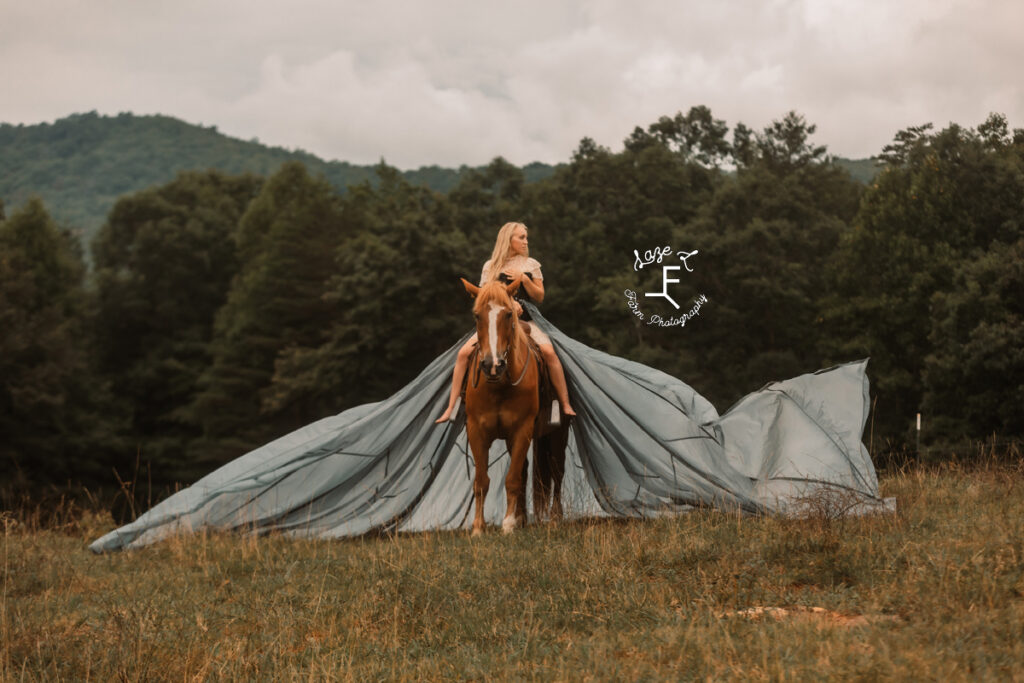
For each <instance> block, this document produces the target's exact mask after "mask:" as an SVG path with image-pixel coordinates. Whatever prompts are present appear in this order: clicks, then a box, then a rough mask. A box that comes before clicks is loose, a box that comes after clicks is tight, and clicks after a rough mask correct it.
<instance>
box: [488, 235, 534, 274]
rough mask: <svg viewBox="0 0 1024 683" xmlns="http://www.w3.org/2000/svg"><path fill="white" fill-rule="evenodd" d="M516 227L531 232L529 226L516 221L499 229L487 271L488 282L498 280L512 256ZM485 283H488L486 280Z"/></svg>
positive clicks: (527, 253) (527, 254)
mask: <svg viewBox="0 0 1024 683" xmlns="http://www.w3.org/2000/svg"><path fill="white" fill-rule="evenodd" d="M516 228H522V229H523V230H526V231H527V232H529V228H527V227H526V226H525V225H523V224H522V223H514V222H513V223H506V224H505V225H503V226H501V230H499V231H498V237H497V239H495V240H494V251H492V252H491V267H490V270H489V271H488V272H487V282H493V281H494V280H497V279H498V276H499V275H501V271H502V269H503V268H504V267H505V264H506V263H508V261H509V259H511V258H512V233H513V232H514V231H515V229H516ZM529 255H530V252H529V248H527V252H526V256H529ZM484 284H487V283H486V282H485V283H484Z"/></svg>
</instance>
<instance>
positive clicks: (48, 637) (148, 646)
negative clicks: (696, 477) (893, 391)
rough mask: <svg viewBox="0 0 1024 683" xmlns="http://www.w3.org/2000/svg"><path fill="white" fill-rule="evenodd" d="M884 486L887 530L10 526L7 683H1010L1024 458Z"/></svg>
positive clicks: (708, 517)
mask: <svg viewBox="0 0 1024 683" xmlns="http://www.w3.org/2000/svg"><path fill="white" fill-rule="evenodd" d="M882 490H883V493H884V495H886V496H895V497H896V498H897V499H898V505H899V512H898V513H897V514H895V515H888V516H879V517H871V518H858V519H840V520H834V519H828V518H827V517H824V516H821V517H817V518H812V519H805V520H787V519H776V518H750V517H737V516H734V515H728V514H724V513H720V512H715V511H710V510H709V511H699V512H695V513H692V514H688V515H683V516H679V517H675V518H670V519H659V520H653V521H614V522H609V521H605V522H587V523H572V524H562V525H544V526H534V527H530V528H528V529H526V530H525V531H523V532H522V533H518V534H516V535H513V536H510V537H506V536H503V535H501V534H500V533H498V532H490V533H488V534H487V535H485V537H484V538H482V539H474V540H471V539H470V538H469V537H468V534H466V533H426V534H418V535H412V536H404V537H399V538H393V539H360V540H355V541H331V542H328V541H319V542H309V541H292V540H287V539H284V538H280V537H265V538H261V539H255V538H243V537H240V536H223V535H214V536H193V537H189V538H185V539H178V540H173V541H170V542H166V543H162V544H160V545H157V546H155V547H152V548H150V549H147V550H143V551H140V552H130V553H119V554H114V555H107V556H94V555H92V554H90V553H89V552H88V550H87V549H86V545H87V542H88V541H91V540H93V539H95V538H96V537H98V536H99V535H100V534H101V533H104V532H106V531H108V530H109V529H110V528H111V526H112V523H111V521H110V520H109V518H103V517H101V516H98V515H85V516H83V517H80V518H78V519H74V520H71V519H69V520H68V521H67V522H66V523H64V524H62V525H56V527H55V528H48V529H38V528H32V525H31V524H25V523H20V522H18V521H16V520H15V519H14V518H13V517H11V516H10V515H7V516H6V517H5V518H4V520H3V527H4V528H3V550H2V560H0V561H2V563H3V587H2V591H3V594H2V614H0V640H2V653H0V679H2V680H36V679H49V680H74V681H86V680H97V681H109V680H124V681H137V680H204V679H241V680H291V679H304V680H323V679H333V680H358V681H366V680H492V679H497V680H502V679H517V680H518V679H538V680H545V681H546V680H666V679H668V680H672V679H708V678H710V679H735V678H742V679H755V680H756V679H809V678H813V679H818V678H822V677H828V678H843V679H866V680H874V679H878V678H896V679H932V680H934V679H947V678H951V679H976V678H981V679H999V680H1014V679H1017V680H1024V464H1021V463H1020V462H1017V464H1009V465H1007V464H1005V463H1004V464H989V465H985V466H978V467H971V468H959V467H956V466H943V467H937V468H928V469H912V470H907V471H904V472H902V473H897V474H890V475H886V476H885V477H883V480H882ZM755 608H785V609H784V610H781V609H780V610H766V611H758V610H756V609H755ZM811 608H821V609H816V610H815V609H811Z"/></svg>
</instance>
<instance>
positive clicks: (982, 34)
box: [0, 0, 1024, 167]
mask: <svg viewBox="0 0 1024 683" xmlns="http://www.w3.org/2000/svg"><path fill="white" fill-rule="evenodd" d="M1022 25H1024V5H1022V4H1020V3H1017V2H1015V1H1013V0H1005V1H1001V0H987V2H981V3H978V2H971V3H967V2H966V0H941V1H940V2H935V1H933V0H927V1H925V0H919V1H916V2H881V1H877V2H867V3H859V4H851V3H848V2H840V1H839V0H803V1H801V0H777V1H775V2H760V1H755V0H750V1H749V2H710V1H704V0H701V1H700V2H687V3H679V2H675V1H674V0H659V1H657V2H644V3H632V4H626V3H621V2H615V1H614V0H595V1H594V2H582V1H581V2H575V3H542V2H535V1H534V2H528V3H505V4H497V3H480V2H469V1H464V0H459V1H455V0H450V1H435V2H429V3H426V2H414V1H411V0H410V1H408V2H400V1H394V0H391V1H386V2H377V3H369V2H328V1H327V0H323V1H321V2H303V3H299V4H295V5H287V6H286V5H282V4H280V3H272V2H269V0H257V1H254V2H238V1H232V2H198V1H197V0H187V1H185V2H179V3H159V4H157V5H153V4H151V3H134V2H128V0H95V1H94V2H88V3H86V2H72V1H68V2H58V1H56V0H50V1H49V2H45V1H44V2H42V3H31V4H30V3H24V4H22V5H18V6H13V7H11V8H10V9H5V21H4V23H3V24H2V25H0V64H2V65H3V80H4V83H5V90H6V95H5V98H4V99H3V100H2V101H0V120H3V121H7V122H25V123H33V122H37V121H41V120H53V119H55V118H59V117H62V116H66V115H67V114H69V113H72V112H76V111H87V110H92V109H96V110H99V111H101V112H104V113H117V112H120V111H134V112H137V113H157V112H159V113H165V114H169V115H173V116H178V117H181V118H184V119H186V120H188V121H192V122H197V123H199V122H201V123H204V124H206V125H211V124H215V125H217V126H218V127H219V128H220V129H221V130H222V131H224V132H226V133H229V134H232V135H236V136H238V137H242V138H251V137H254V136H256V137H259V138H260V139H261V140H263V141H264V142H267V143H270V144H276V145H283V146H286V147H301V148H304V149H307V150H309V151H311V152H313V153H315V154H318V155H320V156H323V157H326V158H338V159H344V160H348V161H352V162H355V163H373V162H375V161H376V160H378V159H379V158H381V157H384V158H386V159H387V160H388V161H389V162H391V163H393V164H396V165H399V166H401V167H411V166H417V165H421V164H429V163H437V164H443V165H448V166H453V165H459V164H462V163H469V164H479V163H485V162H486V161H488V160H489V159H491V158H492V157H494V156H497V155H502V156H505V157H506V158H508V159H510V160H511V161H513V162H516V163H526V162H528V161H531V160H534V159H540V160H543V161H549V162H557V161H564V160H566V159H567V158H568V156H569V154H570V153H571V151H572V149H573V148H574V147H575V146H576V144H577V143H578V141H579V139H580V138H582V137H583V136H590V137H593V138H595V139H596V140H597V141H598V142H599V143H601V144H605V145H608V146H610V147H613V148H618V147H619V145H620V143H621V140H622V139H623V138H624V137H625V136H626V135H627V134H628V133H629V132H630V131H631V130H632V128H633V127H634V126H636V125H646V124H648V123H650V122H651V121H654V120H656V119H657V118H658V117H659V116H661V115H665V114H673V113H675V112H676V111H679V110H683V111H685V110H686V109H688V108H689V107H690V106H693V105H696V104H706V105H708V106H709V107H710V108H711V110H712V112H713V113H714V114H715V115H716V116H718V117H720V118H725V119H726V120H727V121H728V122H729V123H730V124H735V123H736V122H738V121H743V122H745V123H747V124H748V125H750V126H752V127H755V128H759V127H761V126H764V125H766V124H767V123H768V122H769V121H770V120H771V119H773V118H778V117H779V116H781V115H783V114H784V113H785V112H786V111H788V110H790V109H796V110H797V111H799V112H801V113H803V114H804V115H805V116H806V117H807V118H808V120H809V121H811V122H814V123H817V124H818V131H819V132H818V136H817V139H818V141H819V142H822V143H825V144H828V145H829V147H830V150H831V151H832V152H834V153H837V154H842V155H846V156H866V155H868V154H871V153H877V152H878V151H879V150H880V149H881V147H882V146H883V145H884V144H885V143H886V142H888V141H889V140H890V139H891V138H892V135H893V134H894V133H895V132H896V131H897V130H898V129H900V128H903V127H905V126H908V125H913V124H917V123H922V122H924V121H934V122H935V123H936V125H939V126H941V125H945V124H946V123H947V122H949V121H957V122H959V123H962V124H965V125H976V124H977V123H979V122H980V121H982V120H983V119H984V118H985V117H986V116H987V114H988V112H989V111H1001V112H1003V113H1006V114H1007V115H1008V116H1009V118H1010V122H1011V125H1015V126H1024V87H1022V85H1021V84H1020V83H1021V82H1020V79H1019V77H1018V74H1017V73H1016V70H1017V68H1018V64H1020V63H1022V62H1024V48H1022V43H1021V41H1019V39H1018V37H1017V35H1016V34H1017V31H1018V29H1019V27H1020V26H1022Z"/></svg>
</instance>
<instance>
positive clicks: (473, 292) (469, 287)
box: [459, 277, 480, 297]
mask: <svg viewBox="0 0 1024 683" xmlns="http://www.w3.org/2000/svg"><path fill="white" fill-rule="evenodd" d="M459 279H460V280H462V286H463V287H465V288H466V291H467V292H469V295H470V296H474V297H475V296H476V295H477V294H479V293H480V288H479V287H477V286H476V285H474V284H473V283H472V282H470V281H469V280H467V279H466V278H464V277H460V278H459Z"/></svg>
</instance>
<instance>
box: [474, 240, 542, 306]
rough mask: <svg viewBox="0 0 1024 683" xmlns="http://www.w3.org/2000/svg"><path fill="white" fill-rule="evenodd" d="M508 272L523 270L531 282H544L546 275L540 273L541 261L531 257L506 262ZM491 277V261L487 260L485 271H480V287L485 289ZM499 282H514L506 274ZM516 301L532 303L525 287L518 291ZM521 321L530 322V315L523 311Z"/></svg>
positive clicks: (517, 257)
mask: <svg viewBox="0 0 1024 683" xmlns="http://www.w3.org/2000/svg"><path fill="white" fill-rule="evenodd" d="M505 269H506V270H521V271H522V272H523V273H524V274H525V275H526V276H527V277H528V278H530V279H531V280H541V281H543V280H544V275H543V274H542V273H541V272H540V261H538V260H537V259H535V258H530V257H529V256H513V257H512V258H510V259H509V260H508V261H505ZM490 275H491V259H487V263H485V264H484V267H483V270H481V271H480V286H481V287H483V286H484V285H485V284H486V283H487V280H488V279H489V278H490ZM497 279H498V280H500V281H501V282H504V283H505V284H508V283H509V282H512V280H511V279H510V278H509V277H507V276H506V275H505V273H504V272H502V273H500V274H499V275H498V278H497ZM514 296H515V299H516V300H517V301H519V302H520V303H522V302H523V301H532V299H531V298H530V295H529V294H527V293H526V288H525V287H520V288H519V289H517V290H516V293H515V295H514ZM519 319H520V320H526V321H529V320H530V314H529V312H527V311H526V309H523V312H522V314H521V315H520V316H519Z"/></svg>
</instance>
